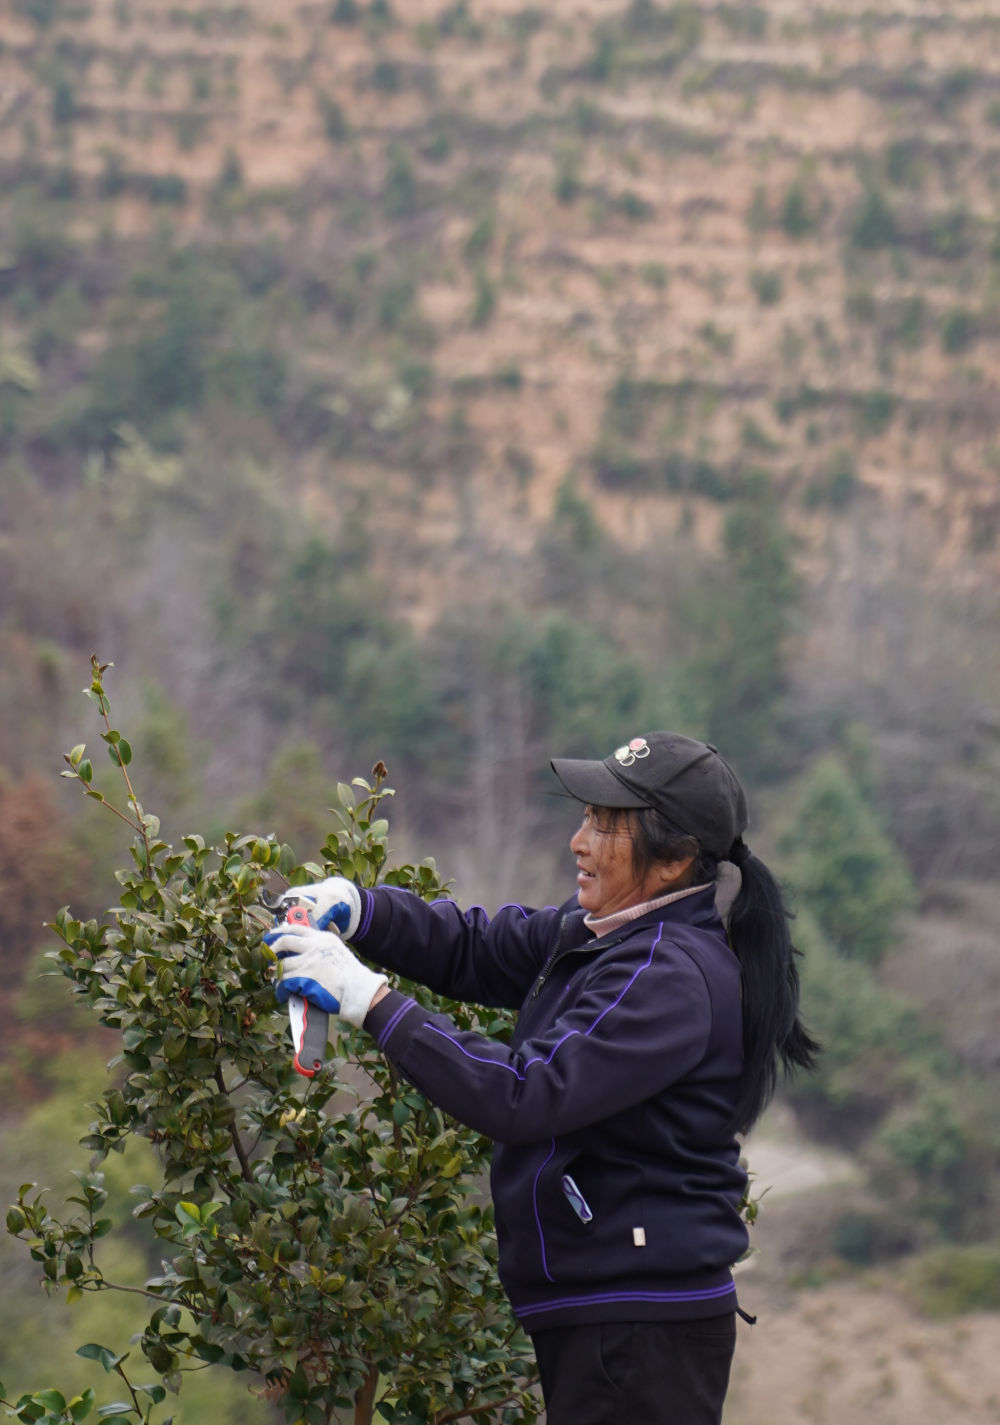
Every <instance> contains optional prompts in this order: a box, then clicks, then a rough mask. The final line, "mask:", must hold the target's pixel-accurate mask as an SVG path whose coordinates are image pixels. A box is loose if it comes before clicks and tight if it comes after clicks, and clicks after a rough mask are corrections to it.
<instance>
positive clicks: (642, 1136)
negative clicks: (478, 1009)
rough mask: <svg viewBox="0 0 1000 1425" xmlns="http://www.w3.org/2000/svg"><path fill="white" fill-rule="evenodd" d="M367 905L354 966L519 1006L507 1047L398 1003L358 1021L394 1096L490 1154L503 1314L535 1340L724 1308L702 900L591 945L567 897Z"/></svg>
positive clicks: (728, 1094)
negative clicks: (373, 964) (586, 1327)
mask: <svg viewBox="0 0 1000 1425" xmlns="http://www.w3.org/2000/svg"><path fill="white" fill-rule="evenodd" d="M364 896H365V901H366V904H365V906H364V908H363V915H362V922H361V923H362V925H363V926H364V927H365V930H364V933H363V934H362V932H361V928H360V927H359V931H358V933H357V934H356V935H355V937H354V943H355V944H356V945H357V948H358V949H359V950H360V951H361V952H362V953H363V954H364V955H366V956H369V957H370V958H372V959H374V960H375V961H377V962H378V963H379V964H381V965H383V966H384V967H386V968H388V969H391V970H395V971H397V972H398V973H400V974H403V975H405V976H407V977H408V978H410V979H414V980H418V981H421V982H423V983H425V984H427V985H428V986H429V987H430V988H432V989H434V990H436V991H437V992H438V993H441V994H445V995H448V996H449V997H451V998H455V999H461V1000H467V1001H471V1002H474V1003H480V1004H490V1005H506V1006H508V1007H518V1006H520V1015H519V1018H518V1021H517V1026H516V1028H515V1031H514V1033H513V1035H512V1037H511V1040H510V1043H509V1044H505V1043H503V1042H501V1041H499V1040H495V1039H487V1038H485V1037H484V1036H482V1035H478V1034H474V1033H471V1032H469V1031H465V1030H461V1029H459V1028H458V1027H457V1026H456V1025H455V1024H454V1022H453V1021H451V1020H450V1019H448V1018H447V1017H446V1016H444V1015H440V1014H434V1013H432V1012H431V1011H429V1010H427V1009H424V1008H423V1007H422V1006H421V1005H419V1004H417V1002H416V1001H414V1000H412V999H410V998H408V997H407V996H405V995H402V994H400V993H399V992H398V991H391V992H390V993H389V994H388V995H386V996H385V998H384V999H383V1000H382V1001H380V1003H379V1004H378V1005H377V1006H376V1007H375V1009H373V1010H372V1011H371V1012H370V1014H369V1015H368V1018H367V1019H366V1021H365V1024H366V1027H367V1028H368V1029H369V1030H370V1031H371V1032H372V1033H373V1034H374V1035H375V1036H376V1038H377V1039H378V1042H379V1044H380V1045H381V1047H382V1049H383V1050H384V1052H385V1053H386V1054H387V1056H388V1057H389V1058H390V1059H391V1060H392V1061H393V1062H394V1063H395V1064H396V1065H397V1067H398V1068H399V1069H400V1071H401V1073H402V1074H403V1075H404V1076H405V1077H406V1078H407V1079H408V1080H409V1081H410V1082H412V1083H413V1084H415V1085H416V1086H417V1087H418V1088H419V1089H420V1090H421V1091H422V1092H424V1093H425V1094H427V1096H428V1097H429V1098H431V1099H432V1100H433V1101H434V1102H435V1103H437V1104H438V1105H439V1106H440V1107H441V1108H443V1109H444V1110H445V1111H446V1112H449V1113H451V1114H452V1115H453V1116H455V1117H456V1118H458V1119H460V1120H461V1121H463V1122H465V1123H468V1124H469V1125H470V1126H472V1127H473V1128H476V1129H477V1130H478V1131H480V1132H483V1133H485V1134H488V1135H489V1136H490V1137H492V1138H493V1139H494V1141H495V1143H496V1149H495V1153H494V1164H493V1174H492V1188H493V1196H494V1202H495V1205H496V1219H497V1235H498V1239H499V1245H500V1275H501V1278H502V1280H503V1283H504V1286H505V1287H506V1289H507V1292H508V1295H509V1296H510V1299H511V1302H512V1305H513V1307H514V1310H515V1312H516V1313H517V1314H518V1315H519V1316H521V1317H523V1318H524V1319H525V1320H526V1321H528V1320H530V1322H531V1325H532V1327H533V1329H541V1328H542V1327H543V1326H547V1325H559V1324H564V1323H570V1322H574V1321H604V1320H651V1319H679V1318H684V1317H692V1316H706V1315H717V1314H719V1313H720V1312H722V1311H725V1310H727V1309H732V1307H733V1306H734V1305H735V1291H734V1288H733V1284H732V1277H731V1274H730V1271H729V1268H730V1266H731V1264H732V1263H733V1262H734V1261H735V1260H736V1259H737V1258H738V1257H739V1256H740V1255H741V1254H742V1252H743V1251H744V1249H745V1246H746V1241H747V1234H746V1228H745V1225H744V1224H743V1222H742V1220H741V1218H740V1215H739V1210H738V1205H739V1200H740V1196H741V1193H742V1190H743V1186H744V1183H745V1175H744V1173H743V1171H742V1169H741V1168H740V1167H739V1147H738V1144H737V1143H736V1141H735V1139H734V1138H733V1137H732V1135H731V1133H730V1132H729V1129H728V1126H727V1125H728V1120H729V1118H730V1115H731V1112H732V1108H733V1103H734V1101H735V1093H736V1087H737V1083H738V1079H739V1074H740V1071H741V1068H742V1050H741V1010H740V992H739V967H738V964H737V962H736V959H735V957H734V956H733V954H732V952H731V951H730V949H729V947H728V944H727V943H726V938H725V932H724V929H723V927H722V923H721V921H720V920H719V918H718V916H717V914H716V912H715V902H714V893H713V892H712V891H711V890H706V891H704V892H700V893H698V894H695V895H692V896H690V897H686V898H684V899H683V900H680V901H677V902H675V903H674V904H673V905H669V906H666V907H661V908H659V909H658V910H657V911H655V912H653V913H651V914H650V915H648V916H644V917H642V918H640V919H639V920H637V921H634V922H630V923H629V924H627V925H625V926H623V927H621V928H620V929H619V930H618V931H616V932H615V933H613V934H611V935H607V936H604V937H602V938H601V939H599V940H595V939H594V938H593V936H592V935H591V934H590V932H588V931H587V929H586V927H585V926H584V925H583V914H582V912H581V911H580V910H579V908H578V906H577V904H576V902H575V899H574V900H573V901H571V902H568V903H567V904H566V905H565V906H564V907H562V908H561V909H558V910H557V909H556V908H555V907H548V908H546V909H545V910H539V911H534V912H532V911H526V910H525V909H524V907H521V906H509V907H504V908H502V909H501V910H500V911H498V912H497V914H496V915H495V916H494V917H493V918H492V919H490V918H489V917H488V916H487V915H486V914H485V912H484V911H482V910H481V909H480V908H478V907H475V908H473V909H471V910H469V911H467V912H465V913H464V914H463V913H462V912H461V911H460V910H459V908H458V907H457V906H456V905H455V904H454V903H453V902H450V901H441V902H438V903H436V904H435V905H432V906H428V905H426V904H425V903H424V902H422V901H420V900H419V899H418V898H416V897H415V896H412V895H410V894H409V893H408V892H402V891H399V890H395V889H388V888H380V889H379V890H377V891H375V892H365V893H364ZM497 1070H499V1071H500V1072H497ZM529 1071H530V1072H529ZM567 1176H568V1177H569V1178H571V1179H572V1183H571V1186H572V1188H573V1190H574V1192H575V1193H576V1194H577V1195H578V1196H582V1198H583V1199H584V1201H585V1203H586V1205H587V1206H588V1207H589V1209H590V1210H591V1215H590V1217H589V1218H588V1220H587V1221H586V1222H584V1221H582V1220H581V1218H580V1217H579V1216H578V1215H577V1213H576V1212H575V1211H574V1210H573V1207H572V1194H569V1193H568V1192H567V1188H566V1186H565V1185H564V1183H563V1179H564V1178H565V1177H567Z"/></svg>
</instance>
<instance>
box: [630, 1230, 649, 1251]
mask: <svg viewBox="0 0 1000 1425" xmlns="http://www.w3.org/2000/svg"><path fill="white" fill-rule="evenodd" d="M632 1245H633V1246H634V1247H645V1245H646V1229H645V1227H633V1228H632Z"/></svg>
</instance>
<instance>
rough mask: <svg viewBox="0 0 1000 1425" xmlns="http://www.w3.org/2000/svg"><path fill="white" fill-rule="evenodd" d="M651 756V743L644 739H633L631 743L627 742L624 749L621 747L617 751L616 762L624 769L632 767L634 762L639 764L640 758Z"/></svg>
mask: <svg viewBox="0 0 1000 1425" xmlns="http://www.w3.org/2000/svg"><path fill="white" fill-rule="evenodd" d="M648 756H649V743H648V742H647V741H646V739H645V738H644V737H633V738H632V741H631V742H627V743H626V744H625V746H624V747H619V748H617V749H616V751H615V760H616V761H618V762H620V763H621V764H622V766H623V767H631V766H632V763H633V762H637V761H638V760H639V758H640V757H648Z"/></svg>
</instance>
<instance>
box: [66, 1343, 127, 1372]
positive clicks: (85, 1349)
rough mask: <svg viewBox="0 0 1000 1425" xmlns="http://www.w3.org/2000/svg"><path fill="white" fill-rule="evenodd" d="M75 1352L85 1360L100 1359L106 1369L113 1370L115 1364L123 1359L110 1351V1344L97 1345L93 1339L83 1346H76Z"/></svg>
mask: <svg viewBox="0 0 1000 1425" xmlns="http://www.w3.org/2000/svg"><path fill="white" fill-rule="evenodd" d="M76 1354H77V1355H78V1356H82V1357H83V1358H84V1360H85V1361H100V1363H101V1365H102V1366H103V1367H104V1369H105V1370H106V1371H113V1370H114V1368H115V1366H117V1365H118V1364H119V1363H120V1362H121V1361H124V1359H125V1357H124V1356H119V1355H118V1354H117V1353H116V1352H115V1351H112V1349H111V1347H110V1346H98V1345H97V1344H96V1343H95V1342H94V1341H88V1343H87V1344H86V1345H85V1346H78V1347H77V1348H76Z"/></svg>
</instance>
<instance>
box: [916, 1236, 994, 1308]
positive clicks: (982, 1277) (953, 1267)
mask: <svg viewBox="0 0 1000 1425" xmlns="http://www.w3.org/2000/svg"><path fill="white" fill-rule="evenodd" d="M908 1279H909V1284H910V1286H911V1288H912V1290H913V1291H914V1293H915V1295H916V1298H917V1301H918V1303H919V1305H920V1308H921V1310H922V1311H924V1312H925V1313H926V1314H927V1315H928V1316H934V1317H955V1316H962V1315H965V1314H966V1313H967V1312H973V1311H1000V1248H998V1247H995V1246H989V1245H986V1244H980V1245H978V1246H975V1247H941V1248H938V1249H937V1250H936V1251H933V1252H927V1253H925V1254H924V1255H923V1256H921V1257H920V1258H918V1260H917V1261H916V1262H915V1263H914V1264H913V1266H912V1268H911V1270H910V1272H909V1274H908Z"/></svg>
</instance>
